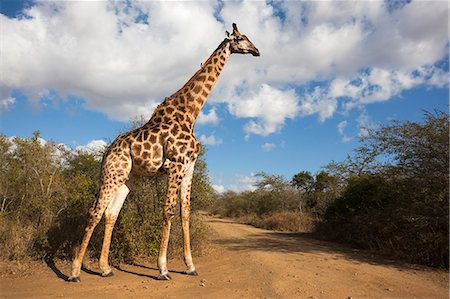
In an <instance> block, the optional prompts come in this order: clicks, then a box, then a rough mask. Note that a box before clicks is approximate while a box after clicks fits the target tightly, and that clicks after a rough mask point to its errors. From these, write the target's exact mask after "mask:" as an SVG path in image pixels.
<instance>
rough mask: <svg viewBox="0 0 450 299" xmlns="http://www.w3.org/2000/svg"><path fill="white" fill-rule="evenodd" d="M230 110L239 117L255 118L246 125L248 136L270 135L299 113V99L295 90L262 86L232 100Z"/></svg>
mask: <svg viewBox="0 0 450 299" xmlns="http://www.w3.org/2000/svg"><path fill="white" fill-rule="evenodd" d="M229 110H230V112H231V113H232V114H234V115H235V116H237V117H246V118H255V119H256V120H251V121H249V122H247V123H246V125H245V128H244V130H245V132H246V133H247V134H251V133H253V134H258V135H263V136H266V135H269V134H271V133H274V132H277V131H279V130H280V128H281V127H282V126H283V124H284V121H285V119H286V118H294V117H295V116H296V115H297V113H298V106H297V97H296V94H295V91H294V90H293V89H289V90H286V91H283V90H279V89H277V88H273V87H271V86H269V85H267V84H262V85H261V86H260V88H259V90H256V91H255V90H250V91H249V92H247V93H241V94H240V95H239V96H236V97H234V98H233V99H231V101H230V103H229Z"/></svg>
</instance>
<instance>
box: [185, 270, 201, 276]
mask: <svg viewBox="0 0 450 299" xmlns="http://www.w3.org/2000/svg"><path fill="white" fill-rule="evenodd" d="M186 275H191V276H198V273H197V271H195V270H194V271H186Z"/></svg>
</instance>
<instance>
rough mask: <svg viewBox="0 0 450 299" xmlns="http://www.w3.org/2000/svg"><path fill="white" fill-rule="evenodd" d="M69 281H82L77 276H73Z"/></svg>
mask: <svg viewBox="0 0 450 299" xmlns="http://www.w3.org/2000/svg"><path fill="white" fill-rule="evenodd" d="M67 281H68V282H80V281H81V280H80V277H79V276H76V277H73V276H71V277H69V278H67Z"/></svg>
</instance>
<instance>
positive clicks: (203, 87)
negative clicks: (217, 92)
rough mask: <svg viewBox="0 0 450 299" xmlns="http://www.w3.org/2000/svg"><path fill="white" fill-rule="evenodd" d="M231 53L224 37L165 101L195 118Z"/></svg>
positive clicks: (192, 119)
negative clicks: (197, 68) (186, 80)
mask: <svg viewBox="0 0 450 299" xmlns="http://www.w3.org/2000/svg"><path fill="white" fill-rule="evenodd" d="M230 54H231V50H230V43H229V41H228V40H227V39H225V40H224V41H223V42H222V43H221V44H220V45H219V47H217V49H216V50H215V51H214V52H213V53H212V54H211V56H209V58H208V59H207V60H206V61H205V62H204V63H202V65H201V67H200V69H199V70H198V71H197V72H196V73H195V74H194V75H193V76H192V77H191V78H190V79H189V81H188V82H186V84H184V85H183V87H181V88H180V89H179V90H178V91H177V92H175V93H174V94H172V95H171V96H169V97H168V98H166V100H165V101H166V103H167V104H169V105H173V106H175V107H178V108H179V109H180V110H182V111H184V112H185V113H186V114H188V115H189V118H188V119H190V121H192V123H195V120H196V119H197V117H198V114H199V113H200V110H201V109H202V107H203V105H205V103H206V100H207V98H208V96H209V94H210V92H211V90H212V88H213V86H214V84H215V83H216V81H217V79H218V78H219V75H220V73H221V72H222V70H223V67H224V65H225V63H226V62H227V60H228V57H229V56H230Z"/></svg>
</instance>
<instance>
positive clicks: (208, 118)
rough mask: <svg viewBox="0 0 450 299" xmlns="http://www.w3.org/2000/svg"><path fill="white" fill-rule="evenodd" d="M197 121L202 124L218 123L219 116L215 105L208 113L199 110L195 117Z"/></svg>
mask: <svg viewBox="0 0 450 299" xmlns="http://www.w3.org/2000/svg"><path fill="white" fill-rule="evenodd" d="M197 123H198V124H202V125H204V124H213V125H217V124H218V123H219V117H218V116H217V113H216V108H215V107H213V108H211V109H210V110H209V112H208V113H203V111H200V114H199V115H198V118H197Z"/></svg>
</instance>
